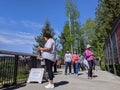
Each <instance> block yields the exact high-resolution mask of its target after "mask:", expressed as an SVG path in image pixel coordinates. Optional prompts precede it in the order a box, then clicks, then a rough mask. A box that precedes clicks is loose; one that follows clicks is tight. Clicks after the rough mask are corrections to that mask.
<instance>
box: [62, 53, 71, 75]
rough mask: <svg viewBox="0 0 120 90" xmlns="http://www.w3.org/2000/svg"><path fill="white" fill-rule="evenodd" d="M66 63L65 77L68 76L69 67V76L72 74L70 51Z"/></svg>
mask: <svg viewBox="0 0 120 90" xmlns="http://www.w3.org/2000/svg"><path fill="white" fill-rule="evenodd" d="M64 63H65V75H67V69H68V67H69V73H68V74H71V53H70V52H69V51H67V52H66V54H65V56H64Z"/></svg>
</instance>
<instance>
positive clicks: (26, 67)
mask: <svg viewBox="0 0 120 90" xmlns="http://www.w3.org/2000/svg"><path fill="white" fill-rule="evenodd" d="M39 64H40V62H39V61H38V60H37V59H36V55H32V54H26V53H18V52H10V51H3V50H0V88H3V87H7V86H11V85H16V84H21V83H25V82H26V81H27V78H28V75H29V72H30V70H31V68H36V67H39V66H40V65H39Z"/></svg>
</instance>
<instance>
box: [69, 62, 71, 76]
mask: <svg viewBox="0 0 120 90" xmlns="http://www.w3.org/2000/svg"><path fill="white" fill-rule="evenodd" d="M69 73H70V74H71V62H69Z"/></svg>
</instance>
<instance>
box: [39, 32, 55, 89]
mask: <svg viewBox="0 0 120 90" xmlns="http://www.w3.org/2000/svg"><path fill="white" fill-rule="evenodd" d="M43 37H44V39H45V41H46V43H45V45H44V47H40V46H38V49H39V50H40V51H41V52H42V58H43V59H44V60H45V65H46V71H47V72H48V78H49V84H48V85H47V86H45V88H54V83H53V77H54V75H53V71H52V67H53V64H54V63H55V62H56V44H55V41H54V40H53V38H52V36H51V34H50V33H46V32H45V33H43Z"/></svg>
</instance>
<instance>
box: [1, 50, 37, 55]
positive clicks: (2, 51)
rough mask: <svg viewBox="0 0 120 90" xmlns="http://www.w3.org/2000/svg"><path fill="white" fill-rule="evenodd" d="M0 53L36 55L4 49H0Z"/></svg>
mask: <svg viewBox="0 0 120 90" xmlns="http://www.w3.org/2000/svg"><path fill="white" fill-rule="evenodd" d="M0 54H9V55H21V56H36V55H34V54H28V53H22V52H13V51H6V50H0Z"/></svg>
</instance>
